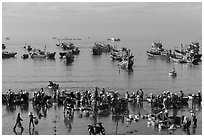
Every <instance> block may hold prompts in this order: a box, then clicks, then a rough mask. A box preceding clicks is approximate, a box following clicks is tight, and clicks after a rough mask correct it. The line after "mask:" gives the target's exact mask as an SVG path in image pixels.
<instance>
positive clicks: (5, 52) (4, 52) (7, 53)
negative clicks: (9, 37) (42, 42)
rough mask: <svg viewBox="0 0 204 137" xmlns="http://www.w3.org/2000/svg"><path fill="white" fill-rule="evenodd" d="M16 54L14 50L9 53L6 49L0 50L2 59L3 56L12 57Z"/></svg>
mask: <svg viewBox="0 0 204 137" xmlns="http://www.w3.org/2000/svg"><path fill="white" fill-rule="evenodd" d="M16 54H17V53H16V52H11V53H9V52H7V51H3V52H2V58H3V59H4V58H14V57H15V55H16Z"/></svg>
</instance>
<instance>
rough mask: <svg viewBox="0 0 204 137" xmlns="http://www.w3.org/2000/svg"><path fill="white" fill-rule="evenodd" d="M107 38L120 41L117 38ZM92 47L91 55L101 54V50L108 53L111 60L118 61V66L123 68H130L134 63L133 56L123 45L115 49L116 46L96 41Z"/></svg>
mask: <svg viewBox="0 0 204 137" xmlns="http://www.w3.org/2000/svg"><path fill="white" fill-rule="evenodd" d="M107 40H112V41H120V39H119V38H110V39H107ZM94 44H95V45H94V46H93V47H92V52H93V55H101V54H102V53H103V52H105V53H110V57H111V59H112V60H113V61H118V62H119V63H118V66H119V67H120V68H123V69H127V70H132V67H133V65H134V56H133V55H132V53H131V51H130V49H128V48H126V47H123V48H121V49H120V50H117V49H116V47H114V46H112V45H111V44H106V43H104V42H96V43H94Z"/></svg>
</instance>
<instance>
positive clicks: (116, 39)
mask: <svg viewBox="0 0 204 137" xmlns="http://www.w3.org/2000/svg"><path fill="white" fill-rule="evenodd" d="M107 40H111V41H120V38H108V39H107Z"/></svg>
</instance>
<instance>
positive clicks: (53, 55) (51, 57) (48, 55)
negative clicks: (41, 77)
mask: <svg viewBox="0 0 204 137" xmlns="http://www.w3.org/2000/svg"><path fill="white" fill-rule="evenodd" d="M46 54H47V59H55V54H56V52H47V53H46Z"/></svg>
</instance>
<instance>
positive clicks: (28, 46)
mask: <svg viewBox="0 0 204 137" xmlns="http://www.w3.org/2000/svg"><path fill="white" fill-rule="evenodd" d="M23 48H24V49H26V50H27V51H32V49H33V48H32V47H31V45H28V44H26V43H25V45H24V46H23Z"/></svg>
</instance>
